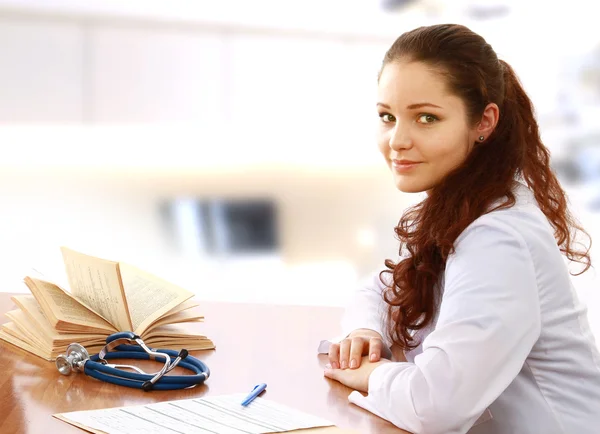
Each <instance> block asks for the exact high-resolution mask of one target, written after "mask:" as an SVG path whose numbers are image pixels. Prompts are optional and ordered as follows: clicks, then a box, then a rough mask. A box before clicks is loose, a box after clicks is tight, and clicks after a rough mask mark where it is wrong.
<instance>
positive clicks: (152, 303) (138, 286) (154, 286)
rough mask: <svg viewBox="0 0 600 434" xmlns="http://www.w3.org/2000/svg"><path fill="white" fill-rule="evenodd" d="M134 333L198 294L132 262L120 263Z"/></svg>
mask: <svg viewBox="0 0 600 434" xmlns="http://www.w3.org/2000/svg"><path fill="white" fill-rule="evenodd" d="M120 269H121V278H122V279H123V287H124V289H125V294H126V297H127V302H128V305H129V313H130V315H131V323H132V325H133V330H132V331H133V332H134V333H136V334H138V335H141V334H142V333H144V331H145V330H146V329H147V328H148V327H149V326H150V325H151V324H152V323H153V322H155V321H156V320H157V319H159V318H160V317H162V316H163V315H164V314H166V313H167V312H169V311H171V310H172V309H173V308H174V307H176V306H178V305H179V304H181V303H183V302H184V301H186V300H188V299H189V298H191V297H193V296H194V294H193V293H191V292H190V291H187V290H185V289H183V288H180V287H179V286H177V285H174V284H172V283H170V282H167V281H166V280H163V279H161V278H159V277H157V276H154V275H152V274H150V273H146V272H145V271H143V270H140V269H139V268H137V267H134V266H132V265H129V264H124V263H121V264H120Z"/></svg>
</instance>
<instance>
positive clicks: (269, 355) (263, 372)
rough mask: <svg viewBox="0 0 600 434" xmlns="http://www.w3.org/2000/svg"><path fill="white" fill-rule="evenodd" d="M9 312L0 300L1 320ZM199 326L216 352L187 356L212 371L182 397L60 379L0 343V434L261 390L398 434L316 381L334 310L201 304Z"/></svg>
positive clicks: (343, 423)
mask: <svg viewBox="0 0 600 434" xmlns="http://www.w3.org/2000/svg"><path fill="white" fill-rule="evenodd" d="M11 309H14V305H13V303H12V301H11V300H10V294H5V293H0V321H1V323H4V322H6V317H5V316H4V313H5V312H7V311H9V310H11ZM202 312H203V314H204V315H205V317H206V322H205V323H204V324H199V325H198V326H199V327H200V329H201V330H202V332H203V333H205V334H206V335H207V336H209V337H210V338H211V339H212V340H213V341H214V342H215V344H216V347H217V349H216V350H214V351H213V350H211V351H198V352H194V353H193V355H194V356H196V357H198V358H199V359H201V360H203V361H204V362H206V363H207V364H208V366H209V368H210V370H211V376H210V378H209V380H208V381H207V383H206V384H205V385H203V386H202V387H199V388H194V389H191V390H182V391H154V392H148V393H147V392H143V391H141V390H136V389H130V388H126V387H119V386H115V385H112V384H107V383H104V382H100V381H97V380H94V379H92V378H89V377H87V376H85V375H83V374H82V373H72V374H71V375H69V376H64V375H61V374H59V373H58V371H57V370H56V367H55V365H54V362H47V361H45V360H43V359H40V358H38V357H36V356H33V355H31V354H29V353H27V352H25V351H22V350H20V349H18V348H16V347H14V346H12V345H9V344H7V343H5V342H4V341H0V432H1V433H3V434H8V433H41V432H52V433H54V432H56V433H61V434H69V433H81V432H83V431H81V430H79V429H77V428H75V427H73V426H71V425H69V424H67V423H64V422H61V421H59V420H57V419H56V418H54V417H52V414H54V413H61V412H69V411H77V410H92V409H97V408H106V407H118V406H124V405H135V404H145V403H152V402H159V401H167V400H174V399H189V398H193V397H199V396H211V395H220V394H229V393H240V392H242V393H245V392H249V391H250V389H251V388H252V387H254V385H255V384H257V383H263V382H264V383H267V384H268V388H267V392H266V393H265V394H263V395H262V396H264V397H265V398H268V399H271V400H273V401H277V402H280V403H282V404H286V405H289V406H291V407H294V408H297V409H298V410H303V411H306V412H308V413H311V414H314V415H315V416H321V417H324V418H326V419H328V420H330V421H332V422H334V423H335V424H336V425H337V426H339V427H341V428H349V429H354V430H357V431H359V432H361V433H373V434H375V433H377V434H386V433H389V434H393V433H394V434H399V433H405V431H402V430H400V429H398V428H395V427H394V426H393V425H392V424H390V423H389V422H386V421H384V420H383V419H380V418H378V417H376V416H374V415H372V414H371V413H369V412H367V411H364V410H362V409H361V408H359V407H357V406H355V405H353V404H350V403H349V402H348V394H349V393H350V392H351V389H349V388H347V387H345V386H343V385H341V384H340V383H338V382H335V381H332V380H329V379H327V378H325V377H323V368H324V366H325V364H326V363H327V357H326V356H324V355H317V354H316V349H317V346H318V343H319V341H320V340H321V339H322V338H325V337H328V336H334V335H335V334H337V333H338V332H339V329H338V324H339V319H340V315H341V313H342V311H341V309H338V308H330V307H301V306H271V305H255V304H233V303H210V302H205V303H203V304H202Z"/></svg>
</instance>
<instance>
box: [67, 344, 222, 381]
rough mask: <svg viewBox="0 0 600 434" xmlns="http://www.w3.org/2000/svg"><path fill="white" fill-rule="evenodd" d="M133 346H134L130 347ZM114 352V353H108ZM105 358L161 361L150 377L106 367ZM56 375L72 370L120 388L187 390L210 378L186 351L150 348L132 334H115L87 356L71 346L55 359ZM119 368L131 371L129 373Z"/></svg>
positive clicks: (206, 370)
mask: <svg viewBox="0 0 600 434" xmlns="http://www.w3.org/2000/svg"><path fill="white" fill-rule="evenodd" d="M133 343H135V344H137V345H132V344H133ZM111 350H113V351H111ZM108 359H137V360H154V361H157V362H162V363H163V364H164V365H163V367H162V369H161V370H160V371H158V372H155V373H153V374H149V373H146V372H144V371H142V370H141V369H139V368H137V367H135V366H131V365H119V364H109V363H107V361H108ZM177 366H180V367H181V368H183V369H185V370H188V371H191V372H192V373H193V374H192V375H166V374H167V373H168V372H170V371H171V370H172V369H174V368H175V367H177ZM56 367H57V368H58V370H59V372H60V373H61V374H64V375H69V374H70V373H71V372H72V371H73V370H75V371H80V372H81V371H83V373H84V374H85V375H87V376H90V377H92V378H95V379H97V380H100V381H106V382H107V383H111V384H116V385H119V386H125V387H132V388H136V389H142V390H145V391H150V390H175V389H186V388H191V387H194V386H198V385H200V384H203V383H204V382H205V381H206V380H207V379H208V377H209V376H210V370H209V369H208V366H206V364H205V363H204V362H202V361H200V360H198V359H197V358H195V357H192V356H190V355H189V354H188V351H187V350H181V351H179V352H177V351H174V350H165V349H154V348H149V347H148V346H147V345H146V344H145V343H144V341H143V340H142V339H141V338H140V337H139V336H138V335H136V334H135V333H132V332H118V333H114V334H112V335H110V336H108V337H107V338H106V345H105V346H104V347H103V348H102V349H101V350H100V352H99V353H98V354H94V355H93V356H89V354H88V352H87V350H86V349H85V348H84V347H83V346H82V345H80V344H77V343H73V344H71V345H69V347H68V348H67V352H66V354H63V355H60V356H58V357H57V358H56ZM119 367H122V368H129V369H133V370H135V371H138V372H137V373H136V372H129V371H125V370H123V369H118V368H119Z"/></svg>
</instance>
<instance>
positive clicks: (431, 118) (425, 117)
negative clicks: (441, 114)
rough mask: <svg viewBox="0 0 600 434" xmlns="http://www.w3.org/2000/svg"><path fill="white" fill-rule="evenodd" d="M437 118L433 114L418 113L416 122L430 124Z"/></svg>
mask: <svg viewBox="0 0 600 434" xmlns="http://www.w3.org/2000/svg"><path fill="white" fill-rule="evenodd" d="M437 120H438V118H437V117H436V116H434V115H428V114H422V115H419V118H418V122H419V123H420V124H432V123H434V122H435V121H437Z"/></svg>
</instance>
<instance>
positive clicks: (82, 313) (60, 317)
mask: <svg viewBox="0 0 600 434" xmlns="http://www.w3.org/2000/svg"><path fill="white" fill-rule="evenodd" d="M25 283H26V284H27V286H28V287H29V289H31V292H32V293H33V295H34V296H35V297H36V298H38V297H41V298H43V301H44V302H45V303H41V302H40V305H43V304H45V305H46V306H47V308H48V309H49V310H51V311H52V316H53V317H54V318H53V319H55V320H56V321H57V322H56V323H54V324H53V327H56V326H57V324H58V322H64V323H68V324H72V325H75V326H76V327H69V328H71V329H72V328H78V327H80V328H81V329H82V331H84V330H85V331H90V330H94V331H98V332H102V331H108V332H112V331H115V327H114V326H112V325H111V324H110V323H108V322H107V321H106V320H105V319H103V318H101V317H100V316H98V315H96V314H95V313H94V312H92V311H91V310H88V309H87V308H86V307H85V306H83V305H82V304H81V303H80V302H79V301H78V300H76V299H75V298H74V297H73V296H72V295H71V294H69V293H68V292H66V291H65V290H64V289H62V288H60V287H59V286H56V285H55V284H53V283H51V282H46V281H45V280H40V279H34V278H31V277H26V278H25Z"/></svg>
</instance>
